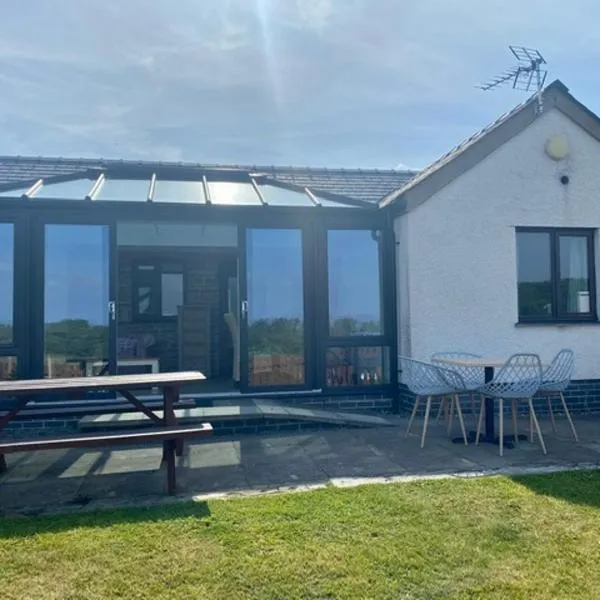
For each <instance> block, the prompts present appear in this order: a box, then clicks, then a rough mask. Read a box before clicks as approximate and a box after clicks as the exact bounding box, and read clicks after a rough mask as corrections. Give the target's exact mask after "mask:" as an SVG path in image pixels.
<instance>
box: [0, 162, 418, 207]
mask: <svg viewBox="0 0 600 600" xmlns="http://www.w3.org/2000/svg"><path fill="white" fill-rule="evenodd" d="M106 169H110V170H112V171H122V172H133V171H135V172H137V173H140V172H144V173H149V174H152V173H168V175H169V177H170V178H172V179H176V178H177V176H178V174H184V173H185V177H186V178H187V179H189V178H191V177H194V176H197V179H198V180H201V179H202V176H203V175H204V174H206V173H207V172H210V173H212V175H213V176H219V174H222V175H223V177H224V178H225V179H226V178H228V177H230V176H232V175H235V174H241V173H245V174H256V175H264V176H266V177H268V178H269V179H271V180H273V181H274V182H279V183H282V184H284V185H285V184H287V185H292V186H295V187H298V188H309V189H310V190H311V191H313V192H315V193H318V192H323V193H325V194H326V195H328V194H332V195H335V196H345V197H347V198H351V199H354V200H359V201H362V202H370V203H374V204H375V203H377V202H378V201H379V200H380V199H381V198H382V197H383V196H385V195H386V194H389V193H390V192H392V191H393V190H396V189H398V188H399V187H400V186H403V185H404V184H405V183H406V182H408V181H409V180H410V179H411V178H412V177H414V175H415V174H416V173H417V172H416V171H409V170H377V169H326V168H308V167H307V168H303V167H278V166H257V165H208V164H200V163H190V162H151V161H126V160H106V159H86V158H49V157H31V156H0V191H6V190H9V189H17V188H25V187H28V186H29V185H32V184H33V183H35V182H36V181H37V180H38V179H45V180H54V181H60V179H61V178H63V177H64V178H70V179H72V178H73V177H75V176H77V175H78V174H80V175H81V176H82V177H88V176H90V173H94V172H102V171H104V170H106Z"/></svg>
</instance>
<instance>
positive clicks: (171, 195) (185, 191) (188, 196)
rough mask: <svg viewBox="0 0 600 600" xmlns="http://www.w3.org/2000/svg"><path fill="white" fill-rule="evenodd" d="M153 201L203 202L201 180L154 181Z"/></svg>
mask: <svg viewBox="0 0 600 600" xmlns="http://www.w3.org/2000/svg"><path fill="white" fill-rule="evenodd" d="M154 202H183V203H191V204H204V203H205V199H204V190H203V188H202V182H201V181H163V180H160V179H159V180H157V181H156V189H155V193H154Z"/></svg>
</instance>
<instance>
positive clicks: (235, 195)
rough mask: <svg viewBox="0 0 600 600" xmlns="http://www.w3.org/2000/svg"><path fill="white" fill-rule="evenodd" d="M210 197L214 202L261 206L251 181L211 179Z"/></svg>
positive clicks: (209, 184) (209, 186)
mask: <svg viewBox="0 0 600 600" xmlns="http://www.w3.org/2000/svg"><path fill="white" fill-rule="evenodd" d="M208 189H209V192H210V199H211V201H212V202H213V203H214V204H231V205H236V204H244V205H247V204H249V205H251V206H260V205H261V202H260V198H259V197H258V194H257V193H256V191H255V190H254V188H253V187H252V184H251V183H233V182H229V181H210V182H209V183H208Z"/></svg>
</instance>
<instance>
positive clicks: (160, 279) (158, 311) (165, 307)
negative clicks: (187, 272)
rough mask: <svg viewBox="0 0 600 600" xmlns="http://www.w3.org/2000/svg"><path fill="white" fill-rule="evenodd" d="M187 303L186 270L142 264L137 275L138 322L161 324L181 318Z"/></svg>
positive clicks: (135, 267) (136, 313)
mask: <svg viewBox="0 0 600 600" xmlns="http://www.w3.org/2000/svg"><path fill="white" fill-rule="evenodd" d="M183 303H184V278H183V267H182V265H179V264H160V263H146V262H144V263H139V264H137V265H134V272H133V311H134V316H135V318H136V319H137V320H143V321H157V320H161V319H172V318H175V317H176V316H177V308H178V307H179V306H181V305H183Z"/></svg>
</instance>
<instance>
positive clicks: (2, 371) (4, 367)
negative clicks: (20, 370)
mask: <svg viewBox="0 0 600 600" xmlns="http://www.w3.org/2000/svg"><path fill="white" fill-rule="evenodd" d="M9 379H17V357H16V356H0V380H3V381H4V380H9Z"/></svg>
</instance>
